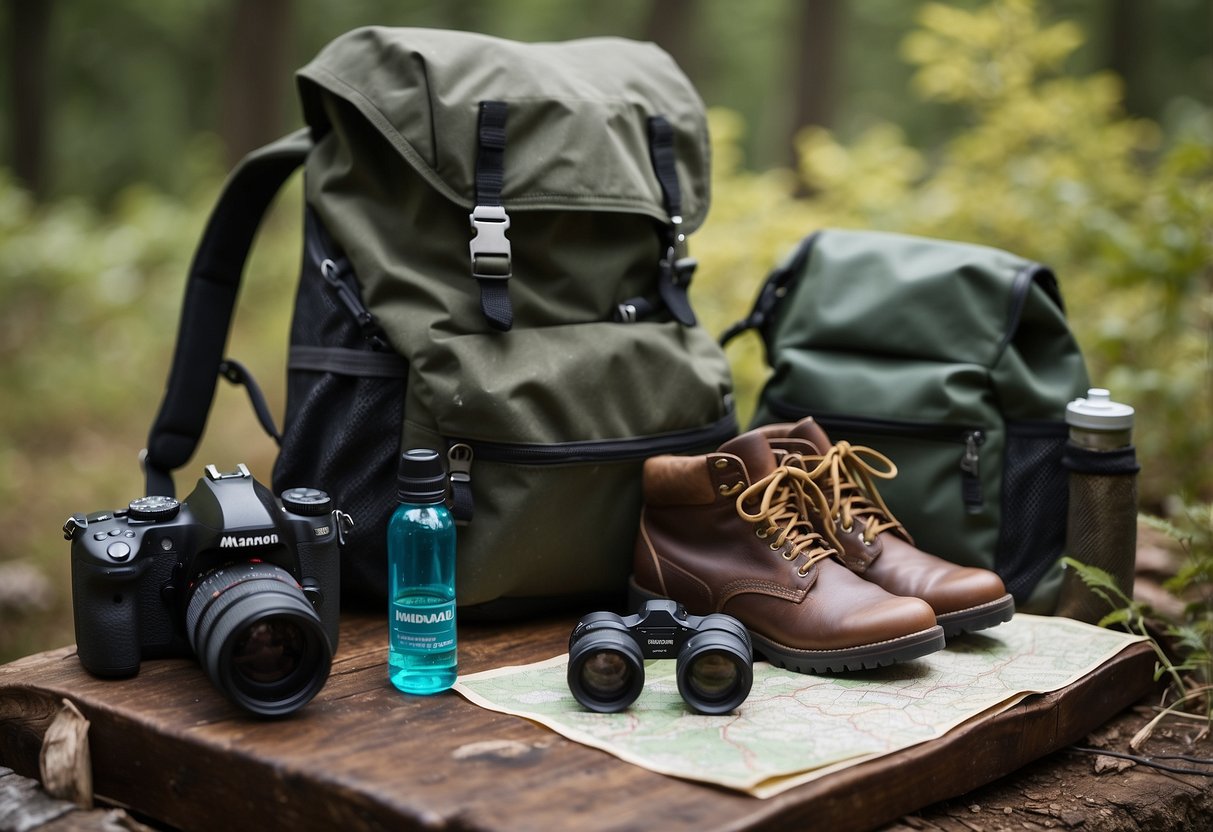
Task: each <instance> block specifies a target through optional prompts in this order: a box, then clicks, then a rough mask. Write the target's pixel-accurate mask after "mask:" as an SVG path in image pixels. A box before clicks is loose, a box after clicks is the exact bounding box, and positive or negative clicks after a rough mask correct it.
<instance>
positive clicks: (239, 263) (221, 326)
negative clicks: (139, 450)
mask: <svg viewBox="0 0 1213 832" xmlns="http://www.w3.org/2000/svg"><path fill="white" fill-rule="evenodd" d="M311 147H312V140H311V138H310V132H309V131H308V130H307V129H306V128H305V129H303V130H298V131H296V132H294V133H291V134H290V135H288V136H284V137H282V138H281V139H279V140H278V141H276V142H273V143H271V144H268V145H266V146H265V147H263V148H261V149H260V150H255V151H253V152H252V153H250V154H249V155H248V156H246V157H244V159H243V160H242V161H241V162H240V164H239V165H237V166H236V169H235V170H234V171H232V174H231V176H230V177H229V178H228V180H227V183H226V184H225V185H224V186H223V192H222V193H221V194H220V196H219V201H218V202H217V203H216V205H215V208H214V210H213V211H212V212H211V216H210V219H209V220H208V221H207V224H206V230H205V231H204V232H203V234H202V240H201V241H200V242H199V244H198V250H197V251H196V252H195V253H194V260H193V262H192V263H191V264H190V271H189V277H188V278H187V280H186V287H185V300H184V301H183V303H182V307H181V324H180V326H179V327H178V330H177V346H176V349H175V351H174V353H173V363H172V367H171V369H170V370H169V376H168V383H167V385H166V389H165V392H164V400H163V401H162V402H161V404H160V412H159V413H158V414H157V415H156V421H155V422H153V423H152V430H151V433H150V434H149V435H148V439H147V449H146V450H145V451H144V453H143V454H142V457H143V464H144V471H145V474H146V476H147V493H148V494H163V495H166V496H173V479H172V472H173V471H175V470H176V469H178V468H180V467H181V466H183V465H185V464H186V463H187V462H189V460H190V458H191V457H192V456H193V455H194V451H195V450H196V449H197V447H198V441H199V439H200V438H201V437H202V430H203V428H204V427H205V426H206V417H207V415H208V414H209V413H210V409H211V403H212V401H214V398H215V385H216V384H217V383H218V380H219V374H220V372H221V365H222V363H223V362H222V358H223V351H224V348H225V347H226V345H227V334H228V330H229V328H230V325H231V321H232V312H233V310H234V308H235V305H236V295H237V293H238V291H239V289H240V278H241V276H242V274H243V272H244V262H245V260H246V259H247V258H248V253H249V248H250V247H251V246H252V244H253V236H254V235H255V234H256V233H257V228H258V227H259V226H260V225H261V219H262V217H263V216H264V215H265V212H266V210H267V209H268V208H269V205H270V203H271V202H272V201H273V199H274V196H275V195H276V194H277V193H278V190H279V189H280V188H281V187H282V185H283V183H284V182H286V180H287V179H288V178H290V175H291V174H292V173H293V172H294V171H295V169H296V168H297V167H299V165H301V164H302V163H303V160H304V158H305V157H306V156H307V153H308V151H309V150H310V149H311ZM229 374H230V370H229Z"/></svg>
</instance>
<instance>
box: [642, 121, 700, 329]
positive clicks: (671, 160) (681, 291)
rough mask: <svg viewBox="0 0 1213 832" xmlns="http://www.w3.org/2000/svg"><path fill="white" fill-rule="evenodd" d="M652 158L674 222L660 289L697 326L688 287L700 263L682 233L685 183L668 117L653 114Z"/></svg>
mask: <svg viewBox="0 0 1213 832" xmlns="http://www.w3.org/2000/svg"><path fill="white" fill-rule="evenodd" d="M648 127H649V158H650V159H651V160H652V162H653V173H654V174H655V175H656V176H657V182H658V183H659V184H660V185H661V198H662V201H663V202H664V204H665V211H666V213H667V214H668V215H669V217H670V223H669V225H668V226H666V228H665V234H664V240H663V245H662V249H663V252H662V253H663V257H662V258H661V261H660V264H659V265H660V273H659V275H658V279H657V291H658V292H659V293H660V294H661V299H662V301H663V302H664V303H665V305H666V308H667V309H669V310H670V314H671V315H673V316H674V320H676V321H678V322H679V323H680V324H683V325H684V326H694V325H695V313H694V312H693V311H691V301H690V298H688V297H687V289H688V288H689V287H690V285H691V276H692V275H693V274H694V273H695V267H696V266H697V265H698V263H696V262H695V260H693V259H692V258H690V257H687V238H686V234H684V233H683V232H682V186H681V185H680V184H679V182H678V167H677V162H678V155H677V153H676V151H675V149H674V128H673V127H672V126H671V125H670V122H669V121H668V120H667V119H666V118H665V116H650V117H649V121H648Z"/></svg>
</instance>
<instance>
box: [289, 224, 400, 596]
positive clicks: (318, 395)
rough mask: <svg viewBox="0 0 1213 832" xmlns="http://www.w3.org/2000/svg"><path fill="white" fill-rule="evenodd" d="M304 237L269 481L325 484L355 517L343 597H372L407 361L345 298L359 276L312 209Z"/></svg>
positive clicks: (383, 560)
mask: <svg viewBox="0 0 1213 832" xmlns="http://www.w3.org/2000/svg"><path fill="white" fill-rule="evenodd" d="M305 237H306V238H305V256H304V262H303V273H302V275H301V277H300V281H299V291H298V296H297V298H296V305H295V317H294V320H293V321H292V324H291V357H290V362H289V364H288V367H289V369H288V374H287V396H286V399H287V400H286V420H285V426H284V428H283V432H282V446H281V451H280V452H279V455H278V459H277V462H276V463H275V465H274V478H273V480H274V490H275V491H282V490H283V489H286V488H292V487H296V486H311V487H314V488H320V489H323V490H325V491H327V492H328V493H329V494H330V496H331V497H332V498H333V503H334V505H335V506H336V507H337V508H339V509H341V510H342V511H344V512H345V513H347V514H349V515H350V517H351V518H353V521H354V525H353V528H352V529H350V530H349V531H348V532H347V533H346V535H345V546H344V548H343V550H342V553H341V584H342V592H341V594H342V598H341V601H342V604H343V606H350V605H358V606H368V605H372V604H373V605H376V606H378V605H379V604H381V603H382V599H383V598H384V597H386V595H387V577H388V576H387V550H386V545H385V540H384V534H385V532H384V529H385V528H386V527H387V521H388V517H389V516H390V515H391V512H392V510H393V509H394V508H395V495H396V464H397V459H398V458H399V455H400V426H401V424H402V423H403V421H404V392H405V383H406V376H407V370H408V365H407V363H406V362H405V360H404V359H403V358H401V357H400V356H399V355H397V354H396V353H394V352H391V351H390V347H386V346H385V344H384V342H383V341H382V339H378V338H376V337H375V336H374V329H375V327H374V326H373V319H371V320H368V319H369V315H367V314H366V313H365V309H364V310H363V313H362V314H361V315H360V314H358V312H357V310H355V309H352V308H351V298H353V299H355V300H357V301H358V302H359V303H360V299H359V298H358V293H357V282H356V281H355V280H354V277H353V274H352V272H349V271H348V266H344V265H342V266H341V267H340V269H344V270H345V274H344V275H342V276H341V278H340V280H338V279H337V275H336V273H335V272H334V269H337V268H338V266H337V264H339V263H340V262H341V261H339V260H335V259H331V258H328V257H327V256H325V251H324V248H325V247H327V242H326V241H325V240H324V239H323V237H324V235H323V232H322V231H321V230H320V228H319V224H318V221H316V220H315V218H314V217H313V216H312V215H311V214H310V213H309V215H308V217H307V223H306V226H305ZM326 264H328V265H326ZM326 269H327V270H328V276H327V278H326V276H325V274H324V273H323V272H324V270H326ZM340 269H339V270H340ZM339 285H343V286H344V287H345V291H342V290H340V289H339ZM351 292H352V293H353V294H352V295H351V294H350V293H351ZM343 295H344V297H343Z"/></svg>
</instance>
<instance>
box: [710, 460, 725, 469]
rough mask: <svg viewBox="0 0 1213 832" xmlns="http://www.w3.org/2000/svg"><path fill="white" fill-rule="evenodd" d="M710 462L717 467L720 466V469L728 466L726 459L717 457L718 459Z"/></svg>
mask: <svg viewBox="0 0 1213 832" xmlns="http://www.w3.org/2000/svg"><path fill="white" fill-rule="evenodd" d="M712 464H713V465H715V466H716V467H717V468H720V469H724V468H728V467H729V461H728V460H727V459H718V460H716V461H715V462H714V463H712Z"/></svg>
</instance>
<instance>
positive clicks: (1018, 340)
mask: <svg viewBox="0 0 1213 832" xmlns="http://www.w3.org/2000/svg"><path fill="white" fill-rule="evenodd" d="M746 329H756V330H758V332H759V333H760V334H761V336H762V339H763V342H764V344H765V346H766V356H767V362H768V363H769V364H770V366H771V368H772V374H771V376H770V379H769V380H768V382H767V384H766V386H765V388H764V389H763V391H762V395H761V398H760V401H759V403H758V408H757V413H756V415H755V418H754V424H755V425H762V424H768V423H771V422H783V421H792V420H796V419H800V418H802V417H804V416H812V417H813V418H814V419H815V420H816V421H818V422H819V423H820V424H821V425H822V426H823V427H824V428H825V429H826V431H827V432H828V433H829V434H830V438H831V440H833V441H838V440H842V439H846V440H849V441H850V442H852V443H858V444H863V445H867V446H869V447H873V448H875V449H877V450H879V451H881V452H882V453H884V454H885V455H887V456H888V457H890V458H891V459H892V460H893V462H894V463H895V464H896V466H897V469H898V474H897V476H896V478H895V479H893V480H878V481H877V483H878V488H879V489H880V494H881V496H882V497H884V499H885V501H886V502H887V503H888V505H889V507H890V509H891V510H892V511H893V513H894V514H895V515H896V516H897V518H898V519H899V520H901V521H902V523H903V524H904V525H905V527H906V528H907V530H908V531H909V532H910V534H911V535H912V536H913V538H914V541H915V542H916V543H917V545H918V546H919V547H920V548H922V549H924V550H926V551H929V552H932V553H934V554H937V555H940V556H942V557H946V558H948V559H949V560H952V561H954V562H957V563H962V564H966V565H972V566H982V567H986V568H990V569H994V570H995V571H997V572H998V573H999V574H1000V575H1001V576H1002V578H1003V581H1004V582H1005V583H1006V585H1007V589H1008V591H1010V592H1011V593H1012V594H1014V596H1015V599H1016V603H1017V605H1019V606H1020V608H1021V609H1022V608H1028V609H1033V610H1037V611H1048V610H1049V609H1050V605H1051V603H1052V598H1053V597H1054V596H1055V593H1056V590H1057V586H1058V581H1059V579H1060V572H1059V569H1058V567H1057V562H1058V559H1059V558H1060V557H1061V555H1062V549H1063V547H1064V544H1065V525H1066V504H1067V500H1068V491H1067V479H1066V471H1065V470H1064V469H1063V468H1062V465H1061V454H1062V450H1063V447H1064V445H1065V441H1066V425H1065V421H1064V419H1065V410H1066V404H1067V403H1068V402H1070V401H1072V400H1073V399H1075V398H1078V397H1079V396H1083V395H1086V391H1087V387H1088V380H1087V371H1086V368H1085V364H1084V362H1083V358H1082V354H1081V352H1080V351H1079V348H1078V344H1077V342H1076V341H1075V339H1074V337H1073V335H1072V334H1071V332H1070V330H1069V327H1068V326H1067V323H1066V317H1065V309H1064V306H1063V304H1062V299H1061V294H1060V292H1059V290H1058V286H1057V280H1056V278H1055V277H1054V275H1053V273H1052V272H1051V271H1050V270H1049V269H1048V268H1046V267H1044V266H1042V265H1040V264H1038V263H1032V262H1030V261H1027V260H1024V259H1023V258H1020V257H1016V256H1015V255H1013V254H1008V253H1006V252H1004V251H998V250H996V249H993V248H986V247H984V246H977V245H967V244H962V243H953V242H945V241H941V240H930V239H924V238H921V237H911V236H904V235H899V234H887V233H878V232H866V231H837V230H830V231H821V232H819V233H817V234H814V235H812V236H810V237H808V238H806V239H805V240H804V241H803V242H802V243H801V244H800V245H799V247H798V248H797V249H796V250H795V251H794V252H793V254H792V255H791V257H790V258H789V259H788V260H787V261H786V262H785V263H784V264H783V265H781V266H780V267H779V268H777V269H776V270H775V271H774V272H773V273H772V274H771V275H770V277H769V278H768V279H767V281H766V283H765V285H764V286H763V287H762V290H761V291H760V293H759V296H758V300H757V302H756V303H755V305H754V308H753V311H751V312H750V314H749V316H748V317H747V318H746V319H745V320H743V321H741V322H739V323H738V324H737V325H735V326H734V327H733V328H732V329H731V330H730V331H729V332H728V333H726V334H725V337H724V339H722V340H723V341H724V342H726V343H727V341H728V340H729V339H731V338H732V337H734V336H736V335H737V334H739V333H740V332H743V331H745V330H746Z"/></svg>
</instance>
